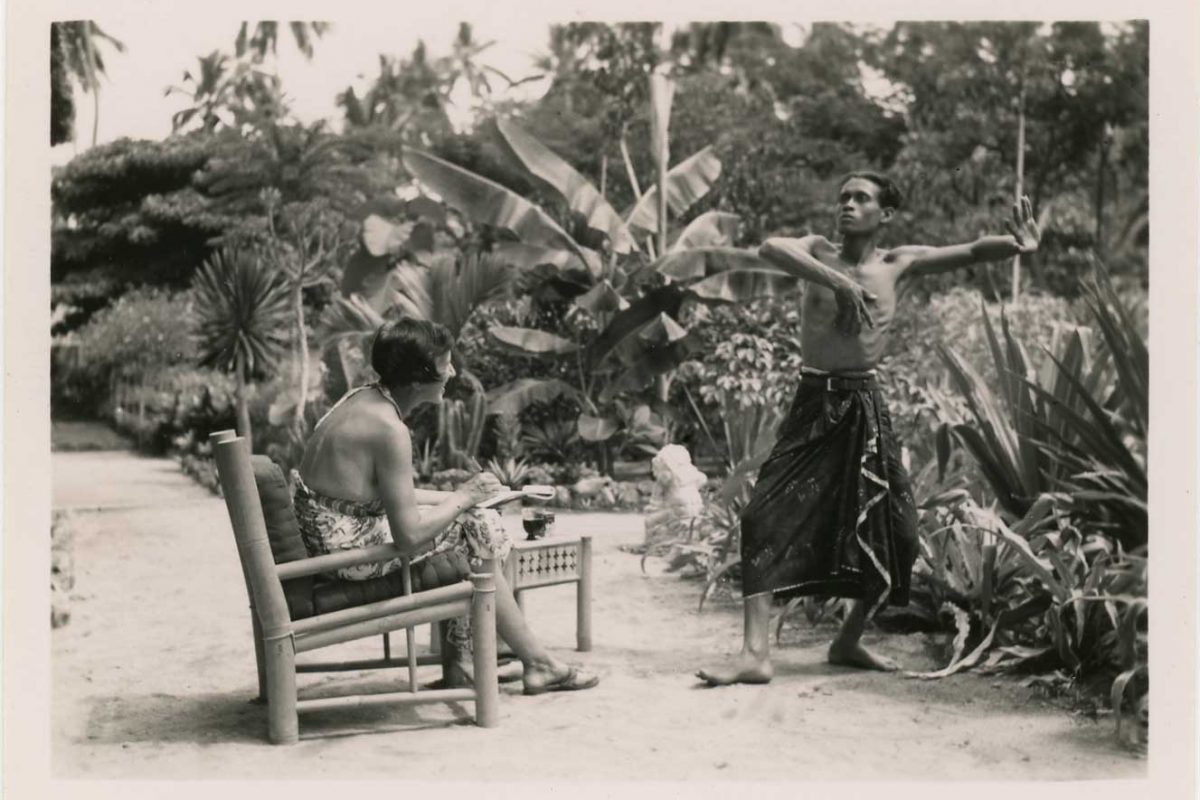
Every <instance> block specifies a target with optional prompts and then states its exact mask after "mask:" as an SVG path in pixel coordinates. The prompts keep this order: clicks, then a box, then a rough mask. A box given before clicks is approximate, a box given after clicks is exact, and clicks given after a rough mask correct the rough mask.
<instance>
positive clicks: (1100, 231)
mask: <svg viewBox="0 0 1200 800" xmlns="http://www.w3.org/2000/svg"><path fill="white" fill-rule="evenodd" d="M1106 133H1107V131H1106ZM1099 161H1100V163H1099V164H1098V165H1097V166H1096V244H1095V249H1096V251H1097V252H1098V253H1100V256H1101V258H1103V257H1104V256H1105V253H1104V172H1105V170H1107V169H1108V137H1107V136H1102V137H1100V159H1099Z"/></svg>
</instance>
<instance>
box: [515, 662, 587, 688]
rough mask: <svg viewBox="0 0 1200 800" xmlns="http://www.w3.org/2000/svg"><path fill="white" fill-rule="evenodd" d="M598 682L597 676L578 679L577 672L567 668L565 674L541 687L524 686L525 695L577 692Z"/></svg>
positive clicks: (578, 674)
mask: <svg viewBox="0 0 1200 800" xmlns="http://www.w3.org/2000/svg"><path fill="white" fill-rule="evenodd" d="M599 682H600V677H599V676H598V675H592V676H591V677H589V678H582V677H580V673H579V670H577V669H575V667H568V668H567V673H566V674H565V675H563V676H562V677H561V678H556V679H554V680H552V681H550V682H549V683H545V684H543V685H541V686H526V687H525V694H545V693H546V692H577V691H579V690H581V689H591V688H592V687H593V686H595V685H596V684H598V683H599Z"/></svg>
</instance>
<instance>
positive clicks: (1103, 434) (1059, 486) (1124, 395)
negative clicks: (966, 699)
mask: <svg viewBox="0 0 1200 800" xmlns="http://www.w3.org/2000/svg"><path fill="white" fill-rule="evenodd" d="M1083 298H1084V303H1085V304H1086V307H1087V308H1088V310H1089V312H1090V314H1091V321H1092V322H1093V324H1094V325H1095V328H1096V332H1095V335H1092V331H1090V330H1087V329H1079V330H1073V331H1071V332H1069V333H1067V334H1066V335H1063V336H1061V337H1059V340H1058V341H1056V342H1055V343H1054V344H1053V346H1052V347H1050V348H1047V352H1046V353H1045V355H1044V360H1043V362H1042V365H1041V368H1040V369H1036V370H1035V369H1034V368H1033V367H1032V366H1031V364H1030V357H1029V355H1028V353H1027V352H1026V350H1025V347H1024V345H1023V343H1022V342H1021V341H1020V339H1019V338H1018V337H1017V335H1016V334H1015V333H1014V332H1013V329H1012V327H1011V326H1010V325H1009V324H1008V322H1007V319H1006V318H1005V317H1004V316H1002V317H1001V320H1000V332H999V334H997V332H996V329H995V326H994V325H993V323H992V321H991V319H990V318H989V316H988V315H987V313H986V311H985V312H984V316H983V329H984V335H985V337H986V340H987V342H988V347H989V349H990V350H991V353H992V358H993V364H994V367H995V369H996V372H997V375H998V378H997V383H996V385H995V388H993V387H992V386H989V385H988V384H987V383H986V382H985V381H984V380H983V378H982V377H981V376H980V375H979V374H978V373H977V372H976V371H975V370H974V369H972V368H971V367H970V366H969V365H968V364H967V363H966V361H965V360H964V359H963V358H962V357H961V356H958V354H957V353H955V352H954V351H953V350H951V349H949V348H943V350H942V358H943V360H944V362H945V363H946V365H947V367H948V369H949V372H950V377H951V381H952V383H953V386H954V389H955V391H956V392H957V394H958V396H959V400H960V403H961V404H960V405H956V404H954V403H951V402H944V403H942V404H941V408H942V411H943V413H944V415H945V422H944V424H943V425H942V426H941V428H940V429H939V431H938V435H937V439H938V459H939V465H940V466H942V467H944V466H945V465H946V463H947V462H948V461H949V459H950V457H951V455H952V450H953V447H954V446H955V445H957V446H959V447H961V448H962V449H963V450H964V451H965V452H966V453H968V454H969V455H970V456H971V458H972V460H973V461H974V462H975V463H976V464H977V465H978V467H979V470H980V474H981V475H982V476H983V477H984V479H985V480H986V481H987V483H988V485H989V487H990V489H991V493H992V494H993V495H994V497H995V498H996V504H995V507H994V508H984V507H982V506H981V505H980V504H979V503H977V502H976V501H975V500H974V499H973V498H972V497H971V495H970V493H969V492H967V491H965V490H961V489H960V490H954V491H949V492H944V493H942V494H941V495H940V496H935V497H932V498H930V499H929V500H927V501H926V504H925V513H924V515H923V536H922V552H921V555H920V560H919V562H918V566H917V569H916V573H915V576H914V599H915V600H917V605H918V607H923V609H924V613H925V615H926V617H927V618H929V617H931V616H932V615H933V614H937V615H941V616H943V617H944V618H945V619H946V621H948V622H952V624H953V626H954V628H955V630H956V632H957V633H956V636H955V640H954V645H953V654H952V657H951V659H950V663H949V664H948V665H947V666H946V667H945V668H944V669H941V670H938V671H936V672H933V673H929V674H928V675H926V676H925V677H941V676H944V675H948V674H952V673H954V672H957V671H959V670H962V669H967V668H972V667H979V668H982V669H1010V668H1023V669H1037V670H1039V671H1048V670H1054V669H1058V670H1061V671H1063V673H1064V674H1065V675H1067V677H1068V678H1069V679H1070V680H1072V681H1074V682H1076V683H1077V684H1079V685H1083V686H1101V687H1105V688H1107V689H1108V691H1109V694H1110V700H1111V703H1112V705H1113V710H1114V711H1115V712H1116V713H1117V715H1118V719H1120V718H1121V715H1122V714H1123V713H1124V710H1125V708H1126V702H1125V701H1126V695H1127V693H1128V692H1129V690H1130V689H1131V688H1132V689H1133V694H1134V701H1133V702H1134V705H1137V704H1139V703H1140V704H1141V705H1140V706H1139V707H1140V708H1144V704H1145V699H1144V698H1145V697H1146V695H1145V692H1146V691H1147V690H1148V686H1147V683H1148V680H1147V676H1148V672H1147V669H1146V660H1145V659H1146V655H1145V629H1146V628H1145V626H1146V616H1147V610H1148V606H1147V599H1146V598H1147V576H1146V553H1147V549H1148V535H1147V534H1148V530H1147V525H1146V523H1147V517H1146V496H1147V483H1146V457H1147V454H1146V433H1147V429H1148V422H1149V416H1148V412H1149V409H1148V398H1149V385H1148V378H1149V359H1148V353H1147V350H1146V345H1145V340H1144V339H1143V338H1142V335H1141V333H1140V330H1139V324H1138V322H1137V320H1135V319H1134V318H1133V316H1132V314H1131V313H1130V310H1129V309H1128V308H1126V307H1125V306H1124V304H1123V303H1122V302H1121V300H1120V298H1119V297H1118V295H1117V294H1116V291H1115V290H1114V288H1113V286H1112V284H1111V283H1110V281H1109V279H1108V277H1107V274H1106V273H1105V272H1104V271H1103V270H1098V271H1097V273H1096V275H1095V276H1094V278H1093V279H1091V280H1089V281H1088V282H1086V283H1085V285H1084V287H1083ZM935 608H936V611H934V609H935ZM1139 696H1140V697H1142V700H1140V701H1139V700H1137V697H1139Z"/></svg>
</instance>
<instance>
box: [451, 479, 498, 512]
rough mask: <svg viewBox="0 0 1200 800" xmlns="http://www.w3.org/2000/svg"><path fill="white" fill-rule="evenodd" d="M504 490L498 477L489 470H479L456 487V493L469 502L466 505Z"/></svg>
mask: <svg viewBox="0 0 1200 800" xmlns="http://www.w3.org/2000/svg"><path fill="white" fill-rule="evenodd" d="M503 490H504V487H503V486H502V485H501V483H500V479H499V478H497V477H496V476H495V475H493V474H492V473H490V472H481V473H479V474H478V475H476V476H474V477H473V478H471V479H470V480H469V481H467V482H466V483H464V484H463V485H462V486H459V487H458V492H457V493H458V494H459V495H460V496H461V497H462V498H463V499H464V501H467V502H468V503H469V505H468V507H470V506H473V505H476V504H477V503H481V502H483V501H484V500H487V499H488V498H489V497H491V496H492V495H494V494H499V493H500V492H501V491H503Z"/></svg>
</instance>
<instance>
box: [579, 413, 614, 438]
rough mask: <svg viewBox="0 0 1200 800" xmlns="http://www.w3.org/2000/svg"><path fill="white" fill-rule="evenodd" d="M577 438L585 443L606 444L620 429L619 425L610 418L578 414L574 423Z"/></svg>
mask: <svg viewBox="0 0 1200 800" xmlns="http://www.w3.org/2000/svg"><path fill="white" fill-rule="evenodd" d="M575 424H576V426H577V429H578V430H579V438H580V439H583V440H584V441H585V442H606V441H608V440H609V439H611V438H612V437H613V436H614V435H615V434H616V432H617V431H618V430H620V428H621V423H620V422H618V421H617V420H615V419H612V418H611V417H594V416H592V415H591V414H580V415H579V419H578V420H577V421H576V423H575Z"/></svg>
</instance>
